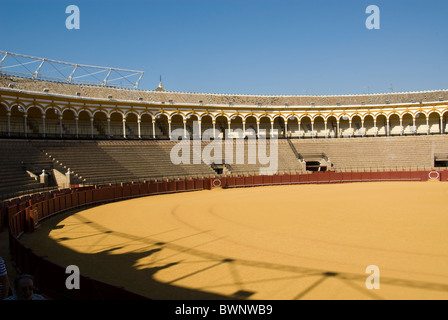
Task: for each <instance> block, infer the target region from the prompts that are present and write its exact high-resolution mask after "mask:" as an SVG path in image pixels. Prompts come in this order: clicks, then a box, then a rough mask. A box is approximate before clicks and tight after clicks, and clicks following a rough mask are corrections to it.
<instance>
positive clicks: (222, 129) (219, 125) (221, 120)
mask: <svg viewBox="0 0 448 320" xmlns="http://www.w3.org/2000/svg"><path fill="white" fill-rule="evenodd" d="M228 128H229V126H228V122H227V118H226V117H225V116H217V117H216V124H215V129H216V130H218V132H219V134H218V136H217V138H221V139H225V134H226V130H227V129H228Z"/></svg>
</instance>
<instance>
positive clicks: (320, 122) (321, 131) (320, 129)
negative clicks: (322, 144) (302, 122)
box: [313, 116, 326, 138]
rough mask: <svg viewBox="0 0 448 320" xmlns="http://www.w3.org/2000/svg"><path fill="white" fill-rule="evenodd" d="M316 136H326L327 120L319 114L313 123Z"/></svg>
mask: <svg viewBox="0 0 448 320" xmlns="http://www.w3.org/2000/svg"><path fill="white" fill-rule="evenodd" d="M313 130H314V136H315V137H316V138H319V137H321V138H324V137H325V134H326V132H325V120H324V118H323V117H322V116H317V117H316V118H314V123H313Z"/></svg>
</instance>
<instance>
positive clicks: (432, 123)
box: [428, 112, 440, 134]
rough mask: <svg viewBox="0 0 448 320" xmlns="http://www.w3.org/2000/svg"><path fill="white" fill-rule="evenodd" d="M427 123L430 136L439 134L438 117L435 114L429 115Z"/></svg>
mask: <svg viewBox="0 0 448 320" xmlns="http://www.w3.org/2000/svg"><path fill="white" fill-rule="evenodd" d="M428 123H429V133H430V134H440V115H439V114H438V113H437V112H431V113H430V114H429V117H428Z"/></svg>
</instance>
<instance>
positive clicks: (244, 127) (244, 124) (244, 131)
mask: <svg viewBox="0 0 448 320" xmlns="http://www.w3.org/2000/svg"><path fill="white" fill-rule="evenodd" d="M245 134H246V119H243V138H244V137H245Z"/></svg>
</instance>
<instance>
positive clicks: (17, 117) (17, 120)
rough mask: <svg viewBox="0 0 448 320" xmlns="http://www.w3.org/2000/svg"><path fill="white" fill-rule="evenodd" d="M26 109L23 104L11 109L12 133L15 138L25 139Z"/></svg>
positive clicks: (15, 105)
mask: <svg viewBox="0 0 448 320" xmlns="http://www.w3.org/2000/svg"><path fill="white" fill-rule="evenodd" d="M25 114H26V112H25V107H24V106H22V105H21V104H14V105H13V106H12V107H11V116H10V131H11V136H13V137H24V136H25V135H26V133H25V126H26V119H25Z"/></svg>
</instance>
